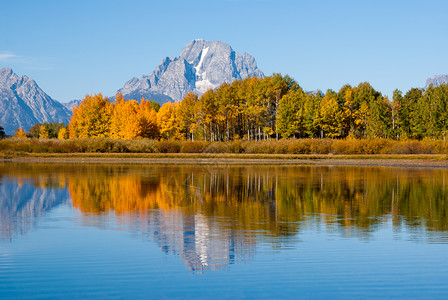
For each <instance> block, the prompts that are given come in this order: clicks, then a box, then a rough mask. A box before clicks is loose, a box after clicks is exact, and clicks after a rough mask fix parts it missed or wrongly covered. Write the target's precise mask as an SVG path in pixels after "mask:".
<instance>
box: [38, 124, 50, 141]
mask: <svg viewBox="0 0 448 300" xmlns="http://www.w3.org/2000/svg"><path fill="white" fill-rule="evenodd" d="M39 138H40V139H48V138H49V134H48V130H47V127H45V126H44V125H40V128H39Z"/></svg>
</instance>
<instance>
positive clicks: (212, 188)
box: [68, 166, 448, 235]
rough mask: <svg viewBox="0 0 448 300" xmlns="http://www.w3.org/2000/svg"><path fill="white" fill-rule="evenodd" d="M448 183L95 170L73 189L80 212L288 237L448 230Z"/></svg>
mask: <svg viewBox="0 0 448 300" xmlns="http://www.w3.org/2000/svg"><path fill="white" fill-rule="evenodd" d="M446 175H447V171H445V170H423V169H419V170H417V169H394V168H361V167H286V166H284V167H282V166H277V167H274V166H270V167H236V166H233V167H224V166H220V167H216V166H215V167H192V166H183V167H176V166H170V167H168V166H149V167H148V166H145V167H138V166H135V167H131V166H127V167H121V169H120V171H117V170H116V168H115V167H105V166H102V167H99V166H97V167H96V170H95V173H94V175H93V176H71V177H70V178H69V181H68V182H69V183H68V186H69V191H70V195H71V197H72V200H73V205H74V206H75V207H77V208H79V209H80V210H81V211H83V212H88V213H101V212H104V211H108V210H114V211H115V212H116V213H119V214H120V213H124V212H127V211H142V210H148V209H157V208H160V209H164V210H172V209H180V210H182V212H183V213H185V214H198V213H200V214H202V215H205V216H214V217H222V218H224V219H228V220H232V222H229V224H231V225H229V226H232V227H234V228H244V229H249V230H262V231H267V232H269V233H270V234H273V235H290V234H293V233H294V232H296V231H297V230H298V226H299V225H298V224H300V222H299V221H302V220H304V218H306V217H309V216H313V217H317V218H319V219H320V220H321V221H323V222H325V223H327V224H335V225H338V226H342V227H350V226H354V227H356V228H357V229H361V230H369V229H371V227H372V226H374V225H376V224H379V223H381V222H382V221H383V219H382V218H385V217H388V218H391V219H392V221H393V222H394V224H395V225H396V226H401V225H400V224H401V223H403V222H404V223H405V224H408V225H410V226H413V224H414V225H415V224H423V225H425V227H427V229H430V230H447V229H448V226H447V224H448V223H447V215H446V212H447V208H448V203H447V201H446V198H447V194H446V192H447V190H446V185H445V178H446ZM224 219H223V220H224Z"/></svg>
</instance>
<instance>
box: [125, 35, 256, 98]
mask: <svg viewBox="0 0 448 300" xmlns="http://www.w3.org/2000/svg"><path fill="white" fill-rule="evenodd" d="M253 76H256V77H264V74H263V72H262V71H261V70H260V69H259V68H258V67H257V63H256V62H255V59H254V58H253V56H251V55H249V54H247V53H244V54H242V55H241V54H239V53H237V52H235V51H234V50H233V49H232V47H230V46H229V45H227V44H225V43H222V42H220V41H214V42H208V41H204V40H193V41H191V42H189V43H188V44H187V45H186V46H185V48H184V49H182V51H181V53H180V55H179V56H178V57H173V58H168V57H166V58H165V59H163V60H162V62H161V63H160V65H159V66H157V68H156V69H155V70H154V71H153V72H152V73H151V74H149V75H143V76H142V77H141V78H140V79H137V78H135V77H134V78H132V79H131V80H129V81H128V82H126V84H125V85H124V86H123V88H121V89H120V90H118V92H120V93H121V94H122V95H123V96H124V98H125V99H128V100H129V99H135V100H140V99H141V98H146V99H152V100H154V101H158V102H159V103H161V104H163V103H165V102H167V101H178V100H181V99H182V98H184V97H185V96H186V95H187V94H188V93H190V92H191V93H195V94H197V95H202V94H203V93H205V92H206V91H207V90H208V89H214V88H217V87H218V86H220V85H221V84H223V83H224V82H228V83H231V82H233V81H234V80H238V79H245V78H247V77H253Z"/></svg>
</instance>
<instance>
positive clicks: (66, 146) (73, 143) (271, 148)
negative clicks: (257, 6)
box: [0, 138, 448, 155]
mask: <svg viewBox="0 0 448 300" xmlns="http://www.w3.org/2000/svg"><path fill="white" fill-rule="evenodd" d="M0 152H1V153H3V154H9V155H13V154H20V153H247V154H335V155H338V154H343V155H350V154H356V155H360V154H361V155H362V154H448V148H447V142H445V141H443V140H429V139H428V140H422V141H416V140H409V141H394V140H388V139H345V140H339V139H280V140H278V141H277V140H265V141H250V142H248V141H242V140H234V141H230V142H206V141H176V140H174V141H166V140H160V141H158V140H152V139H135V140H123V139H112V138H78V139H68V140H59V139H29V138H8V139H3V140H0Z"/></svg>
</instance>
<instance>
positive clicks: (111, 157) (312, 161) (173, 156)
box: [0, 153, 448, 168]
mask: <svg viewBox="0 0 448 300" xmlns="http://www.w3.org/2000/svg"><path fill="white" fill-rule="evenodd" d="M0 162H3V163H5V162H16V163H22V162H23V163H100V164H102V163H120V164H200V165H261V164H263V165H269V164H272V165H333V166H336V165H338V166H384V167H419V168H448V157H447V155H444V154H419V155H414V154H406V155H394V154H388V155H385V154H376V155H332V154H326V155H306V154H296V155H292V154H209V153H200V154H197V153H193V154H189V153H169V154H161V153H70V154H67V153H62V154H61V153H27V154H25V153H22V154H21V155H15V156H11V155H5V154H0Z"/></svg>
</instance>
